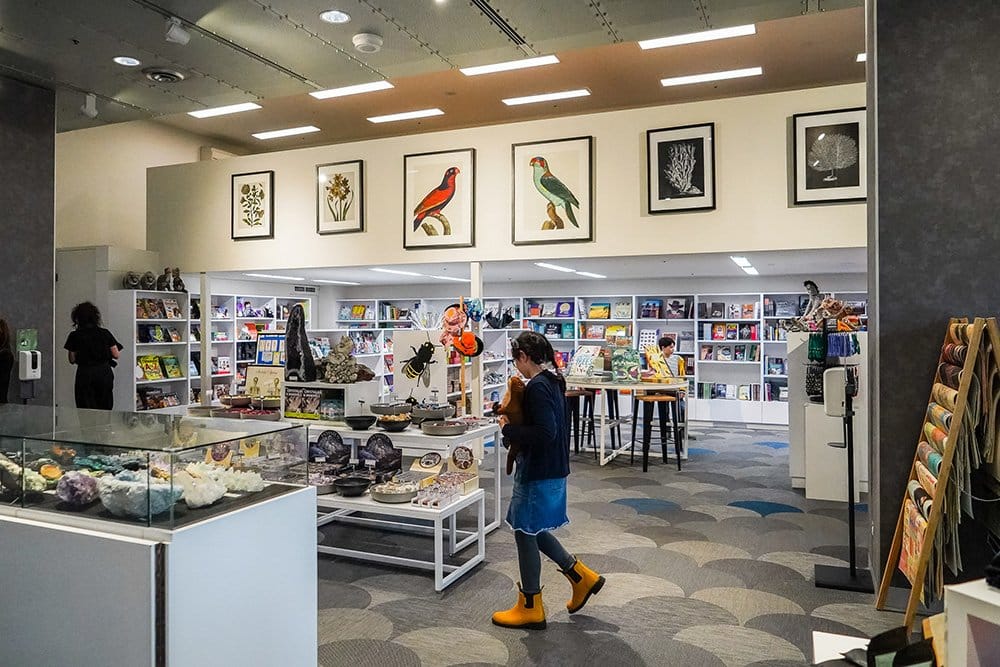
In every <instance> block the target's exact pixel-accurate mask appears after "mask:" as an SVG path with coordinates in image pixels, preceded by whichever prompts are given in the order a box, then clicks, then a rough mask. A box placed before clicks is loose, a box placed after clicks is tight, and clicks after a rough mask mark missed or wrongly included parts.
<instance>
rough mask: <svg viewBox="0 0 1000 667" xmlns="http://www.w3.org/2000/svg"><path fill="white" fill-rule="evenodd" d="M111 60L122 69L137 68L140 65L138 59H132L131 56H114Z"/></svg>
mask: <svg viewBox="0 0 1000 667" xmlns="http://www.w3.org/2000/svg"><path fill="white" fill-rule="evenodd" d="M112 60H113V61H115V62H116V63H118V64H119V65H122V66H123V67H138V66H139V65H141V64H142V62H141V61H140V60H139V59H138V58H133V57H132V56H115V57H114V58H112Z"/></svg>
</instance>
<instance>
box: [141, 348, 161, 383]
mask: <svg viewBox="0 0 1000 667" xmlns="http://www.w3.org/2000/svg"><path fill="white" fill-rule="evenodd" d="M136 363H137V364H138V365H139V368H140V369H142V379H143V380H162V379H163V373H162V372H161V371H160V358H159V357H158V356H156V355H155V354H144V355H142V356H141V357H139V358H138V359H137V360H136Z"/></svg>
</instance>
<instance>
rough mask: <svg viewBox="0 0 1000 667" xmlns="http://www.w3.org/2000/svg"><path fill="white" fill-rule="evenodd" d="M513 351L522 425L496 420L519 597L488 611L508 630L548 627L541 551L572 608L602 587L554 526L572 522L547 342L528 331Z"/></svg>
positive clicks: (558, 391)
mask: <svg viewBox="0 0 1000 667" xmlns="http://www.w3.org/2000/svg"><path fill="white" fill-rule="evenodd" d="M510 347H511V355H512V356H513V359H514V365H515V366H516V367H517V370H518V372H520V373H521V375H523V376H524V377H525V378H526V379H527V380H528V382H527V387H526V389H525V393H524V423H523V424H511V423H509V422H508V420H507V418H506V417H501V418H500V425H501V427H502V430H503V435H504V438H506V439H507V440H509V441H510V442H516V443H517V445H518V448H519V451H518V454H517V469H516V470H515V472H514V490H513V495H512V497H511V501H510V507H509V508H508V509H507V524H508V525H510V527H511V528H513V529H514V541H515V542H516V544H517V560H518V566H519V568H520V572H521V581H520V583H519V584H518V588H519V593H518V598H517V603H516V604H515V605H514V606H513V607H511V608H510V609H508V610H506V611H498V612H496V613H495V614H493V623H494V624H495V625H500V626H503V627H506V628H522V629H529V630H541V629H543V628H544V627H545V608H544V607H543V606H542V589H541V583H540V577H541V569H542V559H541V555H540V554H542V553H544V554H545V555H546V556H547V557H548V558H549V559H551V560H552V561H553V562H554V563H555V564H556V565H558V566H559V571H560V572H562V573H563V575H564V576H565V577H566V578H567V579H568V580H569V582H570V585H571V586H572V589H573V590H572V596H571V597H570V599H569V601H568V602H567V603H566V608H567V609H568V610H569V613H571V614H573V613H575V612H577V611H579V610H580V609H582V608H583V605H585V604H586V603H587V600H589V599H590V596H591V595H594V594H596V593H597V592H598V591H600V590H601V587H603V586H604V577H602V576H600V575H599V574H597V573H596V572H594V571H593V570H591V569H590V568H588V567H587V566H586V565H584V564H583V563H581V562H580V561H579V560H577V559H576V558H574V557H573V556H572V555H570V554H569V553H567V551H566V550H565V549H564V548H563V546H562V545H561V544H559V540H557V539H556V538H555V536H553V535H552V532H551V531H553V530H555V529H556V528H559V527H560V526H565V525H566V524H567V523H569V518H567V516H566V476H567V475H569V429H568V428H567V424H566V413H565V410H566V407H565V406H566V399H565V396H564V395H565V391H566V381H565V380H563V378H562V376H561V375H559V371H558V370H557V368H556V361H555V353H554V352H553V350H552V344H551V343H549V341H548V340H547V339H546V338H545V336H543V335H541V334H539V333H535V332H533V331H526V332H524V333H522V334H521V335H520V336H518V337H517V338H516V339H515V340H513V341H511V346H510Z"/></svg>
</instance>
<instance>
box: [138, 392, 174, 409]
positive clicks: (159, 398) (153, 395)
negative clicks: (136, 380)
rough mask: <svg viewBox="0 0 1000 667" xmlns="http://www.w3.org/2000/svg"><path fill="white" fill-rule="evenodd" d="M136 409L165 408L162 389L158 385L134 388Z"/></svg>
mask: <svg viewBox="0 0 1000 667" xmlns="http://www.w3.org/2000/svg"><path fill="white" fill-rule="evenodd" d="M135 394H136V402H135V409H136V410H159V409H160V408H165V407H167V406H166V403H165V401H164V400H163V390H162V389H160V388H159V387H139V389H137V390H136V392H135Z"/></svg>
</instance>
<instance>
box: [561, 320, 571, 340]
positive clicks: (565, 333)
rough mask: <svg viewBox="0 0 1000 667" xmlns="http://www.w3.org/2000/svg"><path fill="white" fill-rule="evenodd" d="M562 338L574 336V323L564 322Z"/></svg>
mask: <svg viewBox="0 0 1000 667" xmlns="http://www.w3.org/2000/svg"><path fill="white" fill-rule="evenodd" d="M559 337H560V338H573V323H572V322H563V325H562V332H561V334H560V336H559Z"/></svg>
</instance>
